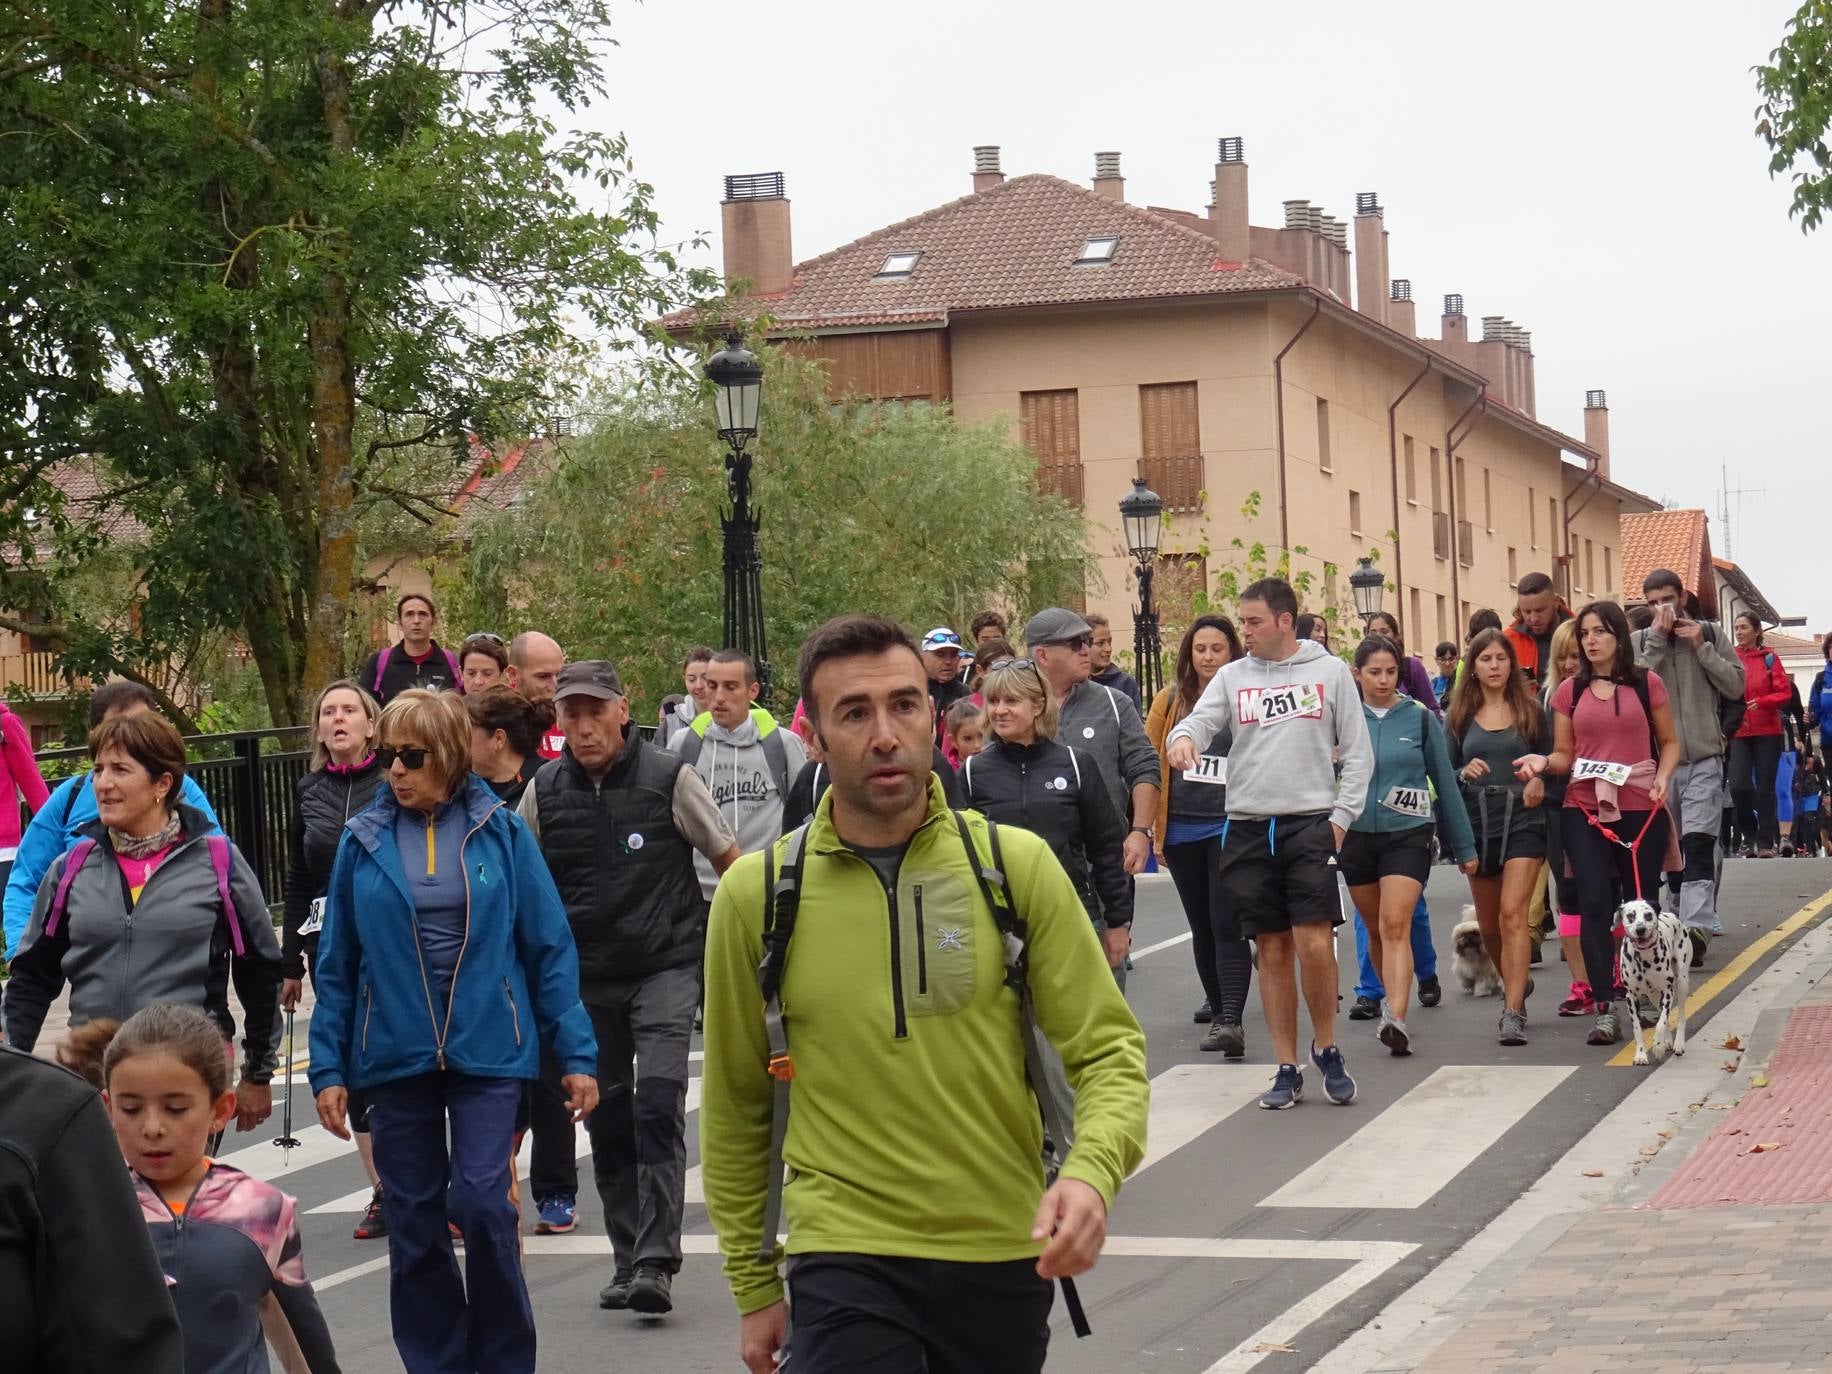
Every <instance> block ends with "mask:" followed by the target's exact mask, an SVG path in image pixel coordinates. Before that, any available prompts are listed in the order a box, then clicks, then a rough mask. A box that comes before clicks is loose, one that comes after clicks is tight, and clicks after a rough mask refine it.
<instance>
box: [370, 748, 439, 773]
mask: <svg viewBox="0 0 1832 1374" xmlns="http://www.w3.org/2000/svg"><path fill="white" fill-rule="evenodd" d="M428 752H429V751H428V750H425V749H421V748H418V747H417V746H409V747H408V748H406V749H396V748H395V747H394V746H393V745H392V744H384V745H383V746H382V747H381V748H380V749H377V750H376V751H375V761H376V762H377V763H378V764H380V765H381V768H382V771H383V772H384V773H386V772H387V771H388V770H389V769H390V768H393V767H394V761H395V760H396V759H399V760H400V761H401V762H402V763H404V764H406V765H407V767H408V768H409V769H410V770H412V771H415V772H417V771H419V770H420V769H422V768H424V767H426V755H427V753H428Z"/></svg>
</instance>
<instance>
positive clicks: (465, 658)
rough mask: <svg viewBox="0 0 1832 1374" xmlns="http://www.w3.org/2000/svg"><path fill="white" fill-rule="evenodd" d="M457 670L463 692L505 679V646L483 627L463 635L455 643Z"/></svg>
mask: <svg viewBox="0 0 1832 1374" xmlns="http://www.w3.org/2000/svg"><path fill="white" fill-rule="evenodd" d="M458 672H459V675H460V679H461V681H462V682H463V683H464V690H465V692H466V694H467V695H468V694H469V693H471V692H481V691H484V690H486V689H487V688H490V687H494V686H496V685H497V684H499V683H501V682H505V681H507V680H508V676H509V648H508V646H507V645H506V644H504V643H503V637H502V636H501V635H497V634H491V633H489V631H487V630H483V631H479V632H478V633H476V634H473V635H466V636H465V640H464V643H462V644H460V645H459V646H458Z"/></svg>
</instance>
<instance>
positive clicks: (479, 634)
mask: <svg viewBox="0 0 1832 1374" xmlns="http://www.w3.org/2000/svg"><path fill="white" fill-rule="evenodd" d="M473 639H484V640H488V641H489V642H490V643H492V644H502V643H504V642H505V641H504V639H503V637H502V636H501V635H499V634H495V633H493V632H491V631H489V630H472V631H471V632H470V633H469V634H468V635H466V636H465V637H464V642H465V643H466V644H469V643H470V642H471V641H472V640H473Z"/></svg>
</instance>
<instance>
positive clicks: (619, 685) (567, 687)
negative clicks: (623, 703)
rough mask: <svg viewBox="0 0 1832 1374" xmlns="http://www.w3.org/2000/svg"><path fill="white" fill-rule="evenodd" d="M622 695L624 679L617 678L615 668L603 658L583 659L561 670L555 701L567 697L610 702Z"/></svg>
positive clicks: (554, 696) (554, 695) (555, 689)
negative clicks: (589, 698) (590, 698)
mask: <svg viewBox="0 0 1832 1374" xmlns="http://www.w3.org/2000/svg"><path fill="white" fill-rule="evenodd" d="M622 695H624V691H623V679H622V678H620V677H618V676H617V670H616V669H615V668H614V667H612V666H611V665H610V664H609V663H607V662H605V660H603V659H601V658H582V659H580V660H579V661H578V662H577V663H568V664H567V665H566V666H565V667H564V668H562V669H560V678H559V683H558V685H557V686H555V688H554V693H553V699H554V700H555V701H560V700H562V699H564V698H566V697H597V698H598V699H599V700H600V701H609V700H610V699H611V698H612V697H620V696H622Z"/></svg>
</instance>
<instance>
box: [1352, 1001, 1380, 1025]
mask: <svg viewBox="0 0 1832 1374" xmlns="http://www.w3.org/2000/svg"><path fill="white" fill-rule="evenodd" d="M1379 1015H1380V1003H1379V1002H1377V1001H1375V1000H1374V999H1373V998H1372V997H1357V998H1356V999H1355V1005H1354V1006H1352V1007H1350V1008H1349V1020H1351V1021H1372V1020H1374V1019H1375V1018H1376V1017H1377V1016H1379Z"/></svg>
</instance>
